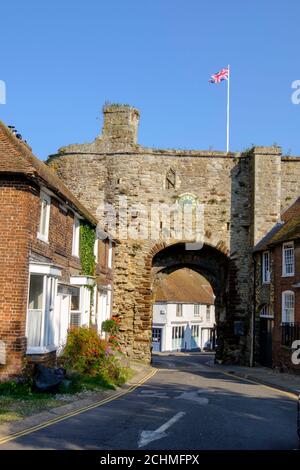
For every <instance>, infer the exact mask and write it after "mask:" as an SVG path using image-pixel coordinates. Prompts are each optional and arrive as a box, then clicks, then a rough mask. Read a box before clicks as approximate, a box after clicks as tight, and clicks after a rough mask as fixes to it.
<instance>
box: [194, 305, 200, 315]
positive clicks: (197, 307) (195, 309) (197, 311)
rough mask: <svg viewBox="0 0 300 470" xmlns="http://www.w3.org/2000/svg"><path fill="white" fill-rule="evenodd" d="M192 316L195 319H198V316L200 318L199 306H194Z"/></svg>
mask: <svg viewBox="0 0 300 470" xmlns="http://www.w3.org/2000/svg"><path fill="white" fill-rule="evenodd" d="M194 316H195V317H199V316H200V305H199V304H195V305H194Z"/></svg>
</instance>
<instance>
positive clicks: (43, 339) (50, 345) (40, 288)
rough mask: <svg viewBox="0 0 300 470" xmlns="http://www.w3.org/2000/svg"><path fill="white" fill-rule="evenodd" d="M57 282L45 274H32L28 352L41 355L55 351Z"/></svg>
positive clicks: (28, 315)
mask: <svg viewBox="0 0 300 470" xmlns="http://www.w3.org/2000/svg"><path fill="white" fill-rule="evenodd" d="M56 292H57V280H56V278H55V277H53V276H49V275H45V274H35V273H32V274H30V279H29V298H28V311H27V322H26V336H27V350H28V352H30V353H32V354H34V353H41V352H44V351H47V350H53V349H55V345H54V341H55V340H54V334H55V317H54V305H55V297H56Z"/></svg>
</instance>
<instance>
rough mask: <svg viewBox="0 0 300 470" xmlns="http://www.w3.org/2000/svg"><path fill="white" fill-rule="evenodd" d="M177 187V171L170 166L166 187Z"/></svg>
mask: <svg viewBox="0 0 300 470" xmlns="http://www.w3.org/2000/svg"><path fill="white" fill-rule="evenodd" d="M175 187H176V173H175V171H174V170H173V169H172V168H170V169H169V171H168V172H167V174H166V189H175Z"/></svg>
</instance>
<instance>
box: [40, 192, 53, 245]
mask: <svg viewBox="0 0 300 470" xmlns="http://www.w3.org/2000/svg"><path fill="white" fill-rule="evenodd" d="M43 201H46V209H45V210H46V212H45V210H44V208H43ZM50 210H51V196H50V195H49V194H47V193H46V192H45V191H42V190H41V191H40V221H39V228H38V232H37V238H38V239H39V240H41V241H43V242H45V243H48V241H49V226H50ZM44 217H45V232H44V233H43V232H42V227H43V225H44V223H43V221H44Z"/></svg>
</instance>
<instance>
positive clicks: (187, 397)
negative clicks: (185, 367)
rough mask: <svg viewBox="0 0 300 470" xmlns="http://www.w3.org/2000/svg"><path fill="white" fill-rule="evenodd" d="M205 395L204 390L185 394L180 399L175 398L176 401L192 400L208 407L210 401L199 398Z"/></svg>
mask: <svg viewBox="0 0 300 470" xmlns="http://www.w3.org/2000/svg"><path fill="white" fill-rule="evenodd" d="M201 393H203V390H194V391H192V392H183V393H182V394H181V395H179V397H175V399H176V400H178V399H179V398H180V399H181V400H191V401H195V402H196V403H198V405H208V403H209V399H208V398H205V397H199V395H200V394H201Z"/></svg>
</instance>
